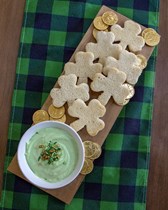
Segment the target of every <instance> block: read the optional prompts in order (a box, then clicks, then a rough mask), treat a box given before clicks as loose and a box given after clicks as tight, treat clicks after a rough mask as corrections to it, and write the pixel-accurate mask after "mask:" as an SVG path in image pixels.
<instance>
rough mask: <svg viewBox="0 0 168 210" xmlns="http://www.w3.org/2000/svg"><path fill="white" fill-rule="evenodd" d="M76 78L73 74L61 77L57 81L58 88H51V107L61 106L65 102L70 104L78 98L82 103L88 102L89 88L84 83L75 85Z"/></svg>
mask: <svg viewBox="0 0 168 210" xmlns="http://www.w3.org/2000/svg"><path fill="white" fill-rule="evenodd" d="M76 82H77V77H76V75H75V74H69V75H62V76H60V77H59V79H58V84H59V86H60V88H53V89H52V90H51V92H50V96H51V98H52V99H53V105H54V106H56V107H61V106H63V105H64V104H65V103H66V102H68V103H72V102H73V101H74V100H75V99H77V98H80V99H82V100H83V101H87V100H89V86H88V85H87V84H85V83H82V84H80V85H76Z"/></svg>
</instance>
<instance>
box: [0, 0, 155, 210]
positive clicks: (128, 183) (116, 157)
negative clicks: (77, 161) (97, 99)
mask: <svg viewBox="0 0 168 210" xmlns="http://www.w3.org/2000/svg"><path fill="white" fill-rule="evenodd" d="M103 4H104V5H106V6H109V7H110V8H112V9H114V10H116V11H117V12H119V13H121V14H123V15H125V16H127V17H129V18H131V19H133V20H135V21H136V22H138V23H140V24H142V25H144V26H146V27H152V28H155V29H157V27H158V7H159V6H158V5H159V0H141V1H140V0H127V1H125V0H79V1H77V0H74V1H71V0H70V1H68V0H65V1H63V0H27V3H26V7H25V15H24V21H23V28H22V35H21V40H20V50H19V55H18V63H17V71H16V82H15V88H14V93H13V101H12V112H11V119H10V126H9V135H8V139H9V140H8V148H7V154H6V161H5V171H4V186H3V194H2V199H1V208H2V209H4V210H7V209H13V210H16V209H17V210H18V209H20V210H28V209H30V210H99V209H100V210H144V209H145V202H146V188H147V178H148V167H149V154H150V139H151V117H152V109H153V88H154V78H155V60H156V50H155V51H154V53H153V54H152V56H151V58H150V60H149V62H148V66H147V68H146V69H145V70H144V72H143V74H142V75H141V77H140V79H139V81H138V83H137V85H136V87H135V91H136V92H135V96H134V97H133V98H132V100H131V101H130V103H129V104H128V105H126V106H125V107H124V108H123V110H122V112H121V114H120V116H119V117H118V119H117V121H116V122H115V125H114V126H113V128H112V129H111V132H110V133H109V135H108V137H107V139H106V141H105V143H104V145H103V152H102V155H101V157H100V158H99V159H97V160H96V161H95V167H94V170H93V172H92V173H91V174H89V175H87V176H86V178H85V180H84V182H83V183H82V184H81V186H80V188H79V190H78V191H77V193H76V195H75V197H74V199H73V200H72V202H71V204H70V205H65V204H64V203H63V202H61V201H59V200H57V199H56V198H54V197H52V196H50V195H48V194H46V193H44V192H43V191H41V190H39V189H38V188H36V187H34V186H32V185H31V184H29V183H27V182H26V181H24V180H22V179H20V178H18V177H16V176H15V175H13V174H11V173H9V172H7V167H8V165H9V163H10V161H11V160H12V158H13V156H14V154H15V153H16V151H17V146H18V143H19V139H20V138H21V136H22V134H23V133H24V132H25V131H26V130H27V129H28V128H29V127H30V125H31V124H32V114H33V113H34V112H35V111H36V110H37V109H39V108H40V107H41V106H42V104H43V103H44V102H45V99H46V98H47V96H48V94H49V92H50V90H51V88H52V87H53V85H54V84H55V82H56V79H57V78H58V76H59V75H60V74H61V72H62V70H63V66H64V64H65V63H66V62H67V61H68V60H69V58H70V57H71V55H72V53H73V52H74V50H75V48H76V47H77V46H78V44H79V42H80V41H81V39H82V37H83V35H84V33H85V32H86V30H87V28H88V27H89V25H90V24H91V22H92V21H93V19H94V17H95V15H96V14H97V12H98V11H99V9H100V8H101V5H103Z"/></svg>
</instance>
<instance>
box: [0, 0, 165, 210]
mask: <svg viewBox="0 0 168 210" xmlns="http://www.w3.org/2000/svg"><path fill="white" fill-rule="evenodd" d="M24 2H25V0H19V1H17V0H1V1H0V15H1V18H0V30H1V35H0V61H1V68H0V90H1V91H0V139H1V146H0V185H1V184H2V172H3V162H4V155H5V149H4V148H5V145H6V141H7V130H8V120H9V113H10V109H11V96H12V92H13V82H14V77H15V65H16V58H17V52H18V45H19V34H20V29H21V22H22V17H23V8H24ZM160 4H161V5H160V27H159V33H160V34H161V35H162V39H161V43H160V45H159V54H158V58H157V68H156V87H155V97H154V116H153V125H152V147H151V162H150V170H149V182H148V193H147V210H158V209H159V210H165V209H167V206H168V199H167V194H168V193H167V186H168V164H167V160H168V141H167V136H168V114H167V107H168V101H167V98H166V96H167V95H168V62H167V54H168V52H167V51H168V48H167V46H168V37H167V33H168V0H164V1H160ZM11 49H12V50H11ZM5 91H6V92H5ZM5 93H6V94H5ZM4 98H5V100H4Z"/></svg>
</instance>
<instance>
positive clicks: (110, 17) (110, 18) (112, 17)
mask: <svg viewBox="0 0 168 210" xmlns="http://www.w3.org/2000/svg"><path fill="white" fill-rule="evenodd" d="M102 20H103V22H104V23H105V24H107V25H109V26H112V25H114V24H116V23H117V22H118V17H117V15H116V14H115V13H114V12H105V13H104V14H103V15H102Z"/></svg>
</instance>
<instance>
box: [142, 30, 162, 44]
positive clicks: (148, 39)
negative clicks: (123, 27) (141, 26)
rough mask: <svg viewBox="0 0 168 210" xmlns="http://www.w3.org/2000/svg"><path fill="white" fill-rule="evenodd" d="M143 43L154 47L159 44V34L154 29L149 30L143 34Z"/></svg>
mask: <svg viewBox="0 0 168 210" xmlns="http://www.w3.org/2000/svg"><path fill="white" fill-rule="evenodd" d="M144 39H145V43H146V44H147V45H148V46H150V47H154V46H156V45H158V44H159V42H160V35H159V34H158V33H157V32H155V31H149V32H147V33H145V35H144Z"/></svg>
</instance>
